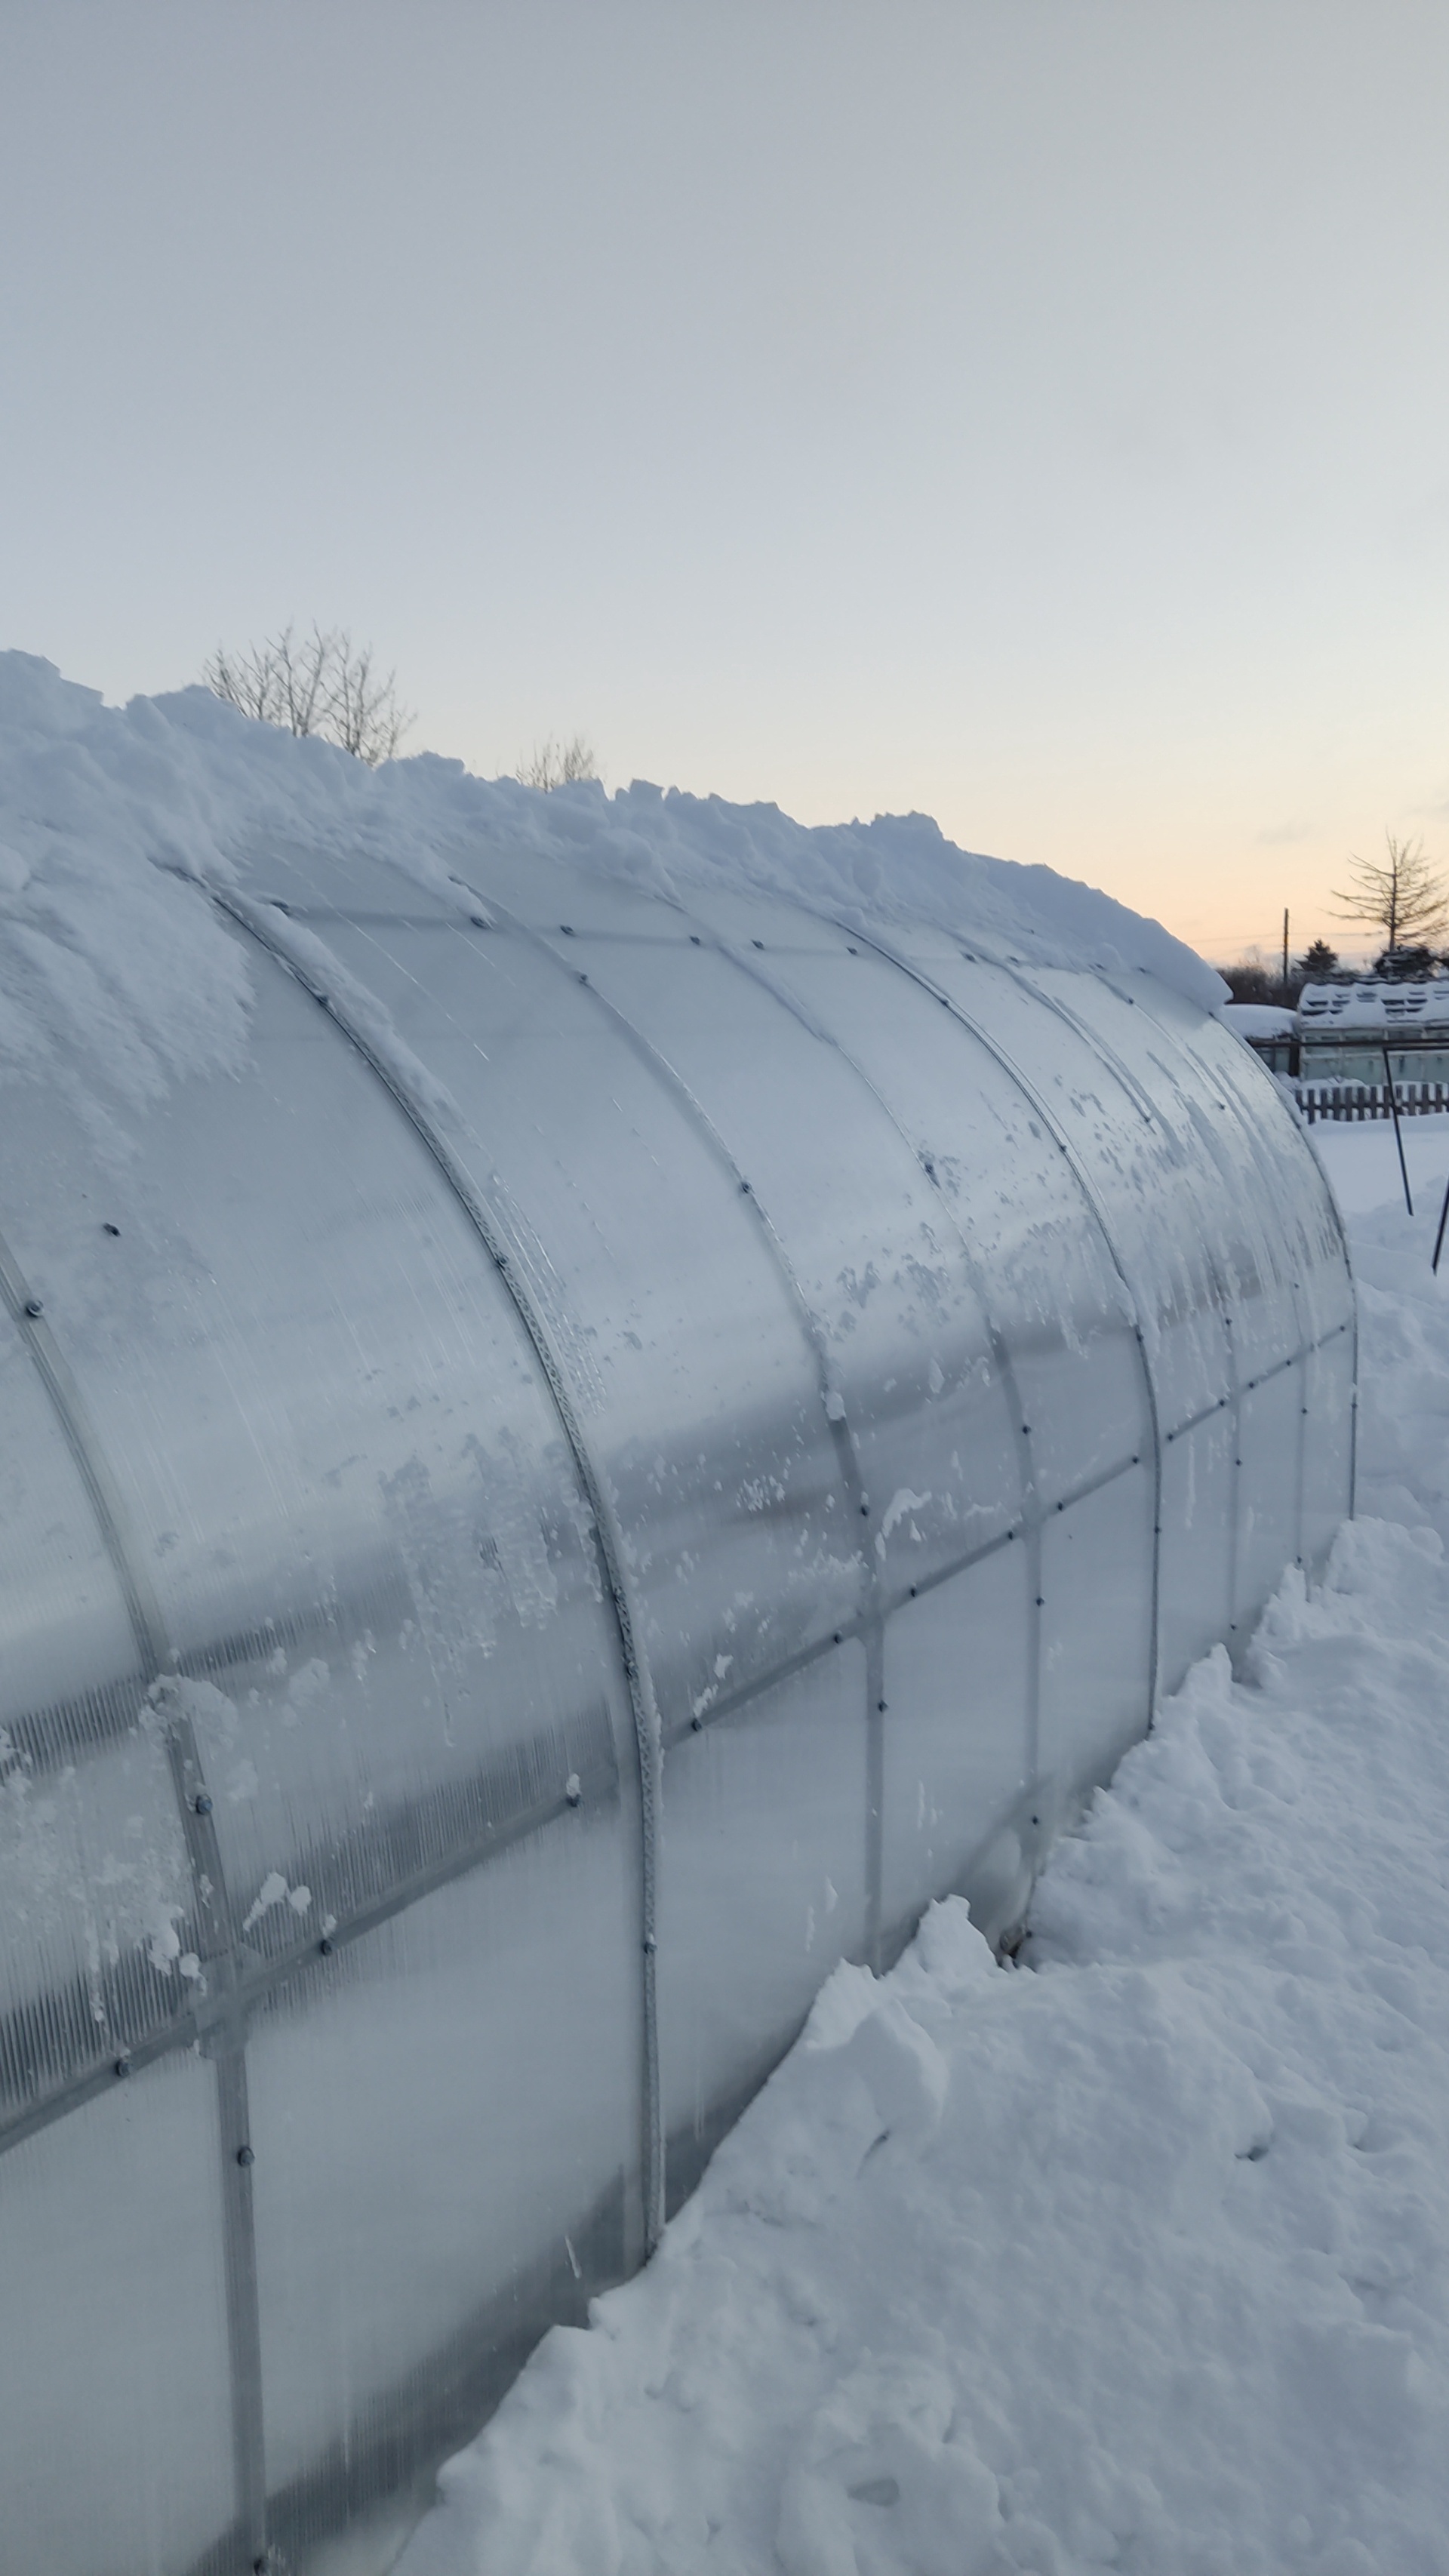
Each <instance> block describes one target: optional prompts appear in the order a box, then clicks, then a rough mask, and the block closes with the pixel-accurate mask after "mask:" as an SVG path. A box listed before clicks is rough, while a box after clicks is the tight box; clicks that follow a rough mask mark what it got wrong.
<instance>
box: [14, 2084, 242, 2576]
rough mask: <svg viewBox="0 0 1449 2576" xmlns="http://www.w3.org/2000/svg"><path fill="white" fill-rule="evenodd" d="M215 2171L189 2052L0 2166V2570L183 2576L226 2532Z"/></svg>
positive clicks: (207, 2111)
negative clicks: (0, 2566) (1, 2566)
mask: <svg viewBox="0 0 1449 2576" xmlns="http://www.w3.org/2000/svg"><path fill="white" fill-rule="evenodd" d="M220 2174H221V2153H220V2143H219V2138H218V2129H217V2110H216V2075H215V2069H214V2068H213V2067H211V2066H210V2065H208V2064H207V2063H206V2062H205V2061H204V2060H203V2059H202V2058H200V2057H195V2056H190V2055H185V2056H176V2057H168V2058H165V2059H163V2060H161V2061H160V2062H159V2063H158V2064H157V2065H155V2066H152V2067H150V2068H148V2069H147V2070H146V2071H145V2072H144V2073H142V2074H138V2075H133V2076H131V2077H130V2078H129V2079H128V2080H127V2081H126V2082H125V2083H117V2084H116V2085H115V2086H114V2088H113V2089H112V2090H111V2091H109V2092H107V2093H103V2094H102V2095H101V2096H100V2097H99V2099H98V2100H96V2101H94V2102H91V2103H89V2104H88V2105H87V2106H86V2107H85V2108H84V2109H81V2110H77V2111H73V2112H71V2113H70V2115H69V2116H68V2117H67V2118H66V2119H63V2120H58V2121H56V2122H55V2124H54V2125H53V2126H52V2127H51V2128H49V2129H46V2130H44V2131H43V2132H42V2133H41V2134H40V2136H38V2137H35V2138H30V2139H27V2140H26V2141H25V2142H24V2143H23V2144H21V2145H19V2146H15V2147H11V2148H10V2149H9V2151H8V2152H7V2153H6V2154H4V2155H3V2156H0V2565H3V2566H4V2568H5V2569H6V2570H7V2576H8V2571H11V2570H13V2571H14V2576H184V2571H185V2570H188V2569H189V2568H190V2567H191V2565H192V2563H193V2561H194V2560H196V2559H197V2558H199V2557H200V2555H201V2553H202V2552H203V2550H206V2549H208V2548H209V2547H211V2546H212V2545H213V2544H214V2543H216V2542H217V2541H219V2540H220V2539H221V2538H222V2536H223V2534H224V2533H225V2532H227V2530H228V2529H229V2528H230V2526H231V2524H232V2520H233V2516H234V2513H235V2498H234V2494H233V2485H232V2442H231V2400H230V2395H229V2381H228V2372H227V2317H226V2284H225V2271H224V2265H223V2254H222V2212H221V2185H220ZM232 2563H234V2564H235V2565H237V2567H238V2569H239V2568H240V2564H241V2562H240V2561H235V2562H232Z"/></svg>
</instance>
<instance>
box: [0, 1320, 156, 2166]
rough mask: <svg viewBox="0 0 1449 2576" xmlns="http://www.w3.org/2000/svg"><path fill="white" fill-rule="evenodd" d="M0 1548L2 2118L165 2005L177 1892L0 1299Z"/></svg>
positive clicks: (122, 1661)
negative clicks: (0, 1572) (2, 1573)
mask: <svg viewBox="0 0 1449 2576" xmlns="http://www.w3.org/2000/svg"><path fill="white" fill-rule="evenodd" d="M0 1563H3V1564H4V1566H5V1569H6V1575H7V1581H6V1584H5V1586H4V1589H3V1591H0V2120H3V2117H4V2114H5V2112H7V2111H10V2110H14V2109H19V2108H22V2107H23V2106H25V2105H27V2104H29V2103H31V2102H34V2101H35V2100H37V2099H40V2098H42V2097H44V2096H45V2095H46V2094H48V2093H50V2092H52V2091H54V2089H55V2088H56V2086H57V2085H59V2084H62V2083H64V2082H65V2081H66V2080H67V2079H68V2078H69V2077H71V2076H72V2075H75V2074H77V2073H78V2072H80V2071H82V2070H83V2069H85V2068H86V2067H88V2066H93V2065H95V2064H97V2063H99V2062H104V2061H105V2060H107V2059H110V2058H114V2057H115V2056H116V2055H117V2054H118V2053H119V2052H123V2051H124V2050H126V2049H127V2048H129V2047H131V2046H133V2045H134V2043H135V2042H136V2041H137V2040H139V2039H140V2038H141V2037H143V2035H144V2034H145V2033H146V2032H148V2031H150V2030H153V2029H155V2028H156V2027H157V2026H158V2024H163V2023H165V2022H166V2021H168V2020H169V2019H170V2018H171V2017H172V2015H173V2013H174V2012H175V2011H176V2009H177V2007H178V2004H179V2002H180V2001H181V1996H182V1990H183V1988H184V1980H183V1979H182V1978H181V1977H180V1976H179V1974H178V1972H177V1967H176V1961H177V1958H178V1956H179V1955H180V1954H181V1952H182V1949H183V1943H182V1941H181V1939H180V1938H179V1937H178V1934H177V1926H178V1924H181V1923H183V1922H184V1918H185V1916H186V1915H187V1912H188V1910H189V1906H190V1899H191V1887H190V1879H189V1875H188V1871H187V1865H186V1854H185V1849H184V1847H183V1844H182V1839H181V1829H180V1824H179V1821H178V1818H177V1813H176V1801H175V1797H174V1795H173V1793H172V1787H171V1778H170V1773H169V1770H168V1767H167V1762H166V1755H165V1748H164V1745H163V1743H162V1741H161V1737H160V1734H159V1731H158V1728H157V1725H156V1721H155V1717H154V1714H153V1713H152V1712H151V1711H150V1710H149V1709H148V1708H147V1706H146V1703H145V1699H144V1691H143V1685H142V1680H141V1675H140V1673H139V1670H138V1669H137V1658H136V1646H135V1641H134V1638H133V1635H132V1631H131V1624H130V1620H129V1618H128V1616H127V1613H126V1607H125V1602H124V1600H123V1598H122V1594H121V1589H120V1585H119V1583H118V1582H117V1580H116V1577H115V1574H114V1572H113V1570H112V1567H111V1563H110V1559H109V1558H108V1556H107V1555H106V1553H105V1550H104V1548H103V1546H102V1543H101V1537H100V1532H99V1529H98V1527H97V1525H96V1521H95V1516H94V1513H93V1511H92V1507H91V1503H90V1499H89V1497H88V1495H87V1493H86V1491H85V1488H84V1485H83V1484H82V1482H81V1477H80V1472H79V1470H78V1468H77V1466H76V1463H75V1460H74V1458H73V1456H72V1453H71V1450H70V1448H69V1446H68V1445H67V1443H66V1440H65V1437H64V1434H63V1432H62V1430H61V1427H60V1423H59V1421H58V1419H57V1416H56V1413H55V1410H54V1408H53V1406H52V1404H51V1402H50V1399H49V1397H48V1396H47V1394H46V1392H45V1389H44V1386H43V1385H42V1382H41V1378H40V1374H39V1371H38V1369H37V1367H36V1364H35V1361H34V1359H33V1358H32V1356H31V1354H30V1352H29V1351H28V1350H27V1349H26V1348H25V1347H24V1345H23V1343H22V1341H21V1338H20V1335H19V1333H18V1332H17V1331H16V1329H15V1327H14V1325H13V1324H12V1322H11V1320H10V1318H9V1316H8V1315H6V1314H4V1313H3V1312H0ZM72 1601H73V1602H74V1619H73V1620H72V1618H71V1616H70V1605H71V1603H72Z"/></svg>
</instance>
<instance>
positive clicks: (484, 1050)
mask: <svg viewBox="0 0 1449 2576" xmlns="http://www.w3.org/2000/svg"><path fill="white" fill-rule="evenodd" d="M664 919H665V922H666V924H667V922H668V920H669V916H668V915H667V914H666V915H665V916H664ZM326 936H327V941H328V945H329V947H330V948H332V949H333V950H334V951H335V953H336V954H337V955H338V956H339V957H340V959H341V960H342V962H343V963H344V965H346V966H347V967H348V969H349V970H350V971H351V973H353V974H354V975H355V976H357V977H359V978H362V977H364V976H365V977H366V979H367V984H368V988H369V990H370V991H371V992H372V993H374V994H375V995H376V997H377V999H378V1000H379V1001H380V1002H381V1003H382V1005H383V1007H384V1008H385V1009H386V1011H387V1013H388V1015H389V1018H390V1020H391V1022H392V1025H393V1027H394V1028H395V1029H396V1031H397V1033H398V1036H399V1038H400V1039H401V1040H402V1042H403V1043H404V1044H405V1045H406V1046H407V1048H408V1049H409V1050H410V1051H411V1053H412V1054H413V1055H414V1056H415V1057H416V1058H417V1059H418V1061H419V1063H420V1064H421V1065H422V1066H424V1067H425V1068H426V1070H427V1073H428V1075H429V1076H430V1077H431V1078H432V1079H433V1080H434V1081H435V1082H436V1083H437V1084H439V1085H441V1086H443V1087H444V1088H445V1089H446V1092H447V1095H448V1098H449V1100H450V1101H451V1103H453V1104H454V1105H455V1110H456V1116H455V1118H454V1120H453V1126H452V1134H451V1137H450V1142H451V1144H452V1147H453V1150H454V1151H455V1152H456V1153H457V1155H458V1158H459V1160H460V1162H461V1163H462V1164H463V1166H464V1167H465V1168H466V1170H467V1171H468V1173H469V1175H470V1178H471V1179H472V1180H473V1182H474V1183H475V1184H476V1186H477V1188H478V1190H479V1193H480V1195H481V1196H482V1197H483V1198H484V1199H485V1200H486V1201H487V1203H488V1205H489V1207H490V1210H491V1211H493V1213H494V1215H495V1218H496V1221H497V1223H498V1225H499V1228H500V1231H501V1232H502V1233H503V1235H504V1237H505V1239H506V1240H507V1241H508V1242H509V1244H510V1245H511V1247H512V1252H511V1257H512V1258H513V1259H514V1260H515V1261H516V1263H517V1264H518V1266H519V1270H520V1273H521V1275H522V1280H523V1284H524V1287H525V1290H526V1293H527V1294H528V1295H529V1297H530V1299H531V1300H532V1301H533V1303H534V1305H535V1307H536V1309H537V1311H538V1312H539V1314H540V1316H541V1318H542V1321H543V1326H544V1329H545V1330H546V1331H547V1332H548V1334H549V1336H550V1338H551V1341H552V1344H553V1347H554V1349H555V1351H556V1353H557V1355H558V1359H559V1364H560V1367H561V1369H562V1370H563V1372H564V1373H565V1375H566V1377H567V1379H568V1382H569V1386H570V1390H571V1393H572V1396H573V1398H574V1400H575V1402H576V1404H577V1407H578V1410H579V1414H580V1417H581V1419H582V1422H583V1426H584V1433H585V1437H586V1438H587V1440H588V1442H589V1444H590V1447H591V1449H592V1451H593V1453H594V1455H595V1457H596V1458H597V1460H598V1461H599V1463H600V1466H601V1469H602V1472H603V1473H604V1475H605V1477H606V1479H607V1482H608V1487H609V1491H610V1495H611V1498H612V1500H613V1504H614V1508H615V1510H616V1511H617V1514H618V1518H619V1521H620V1524H621V1526H622V1529H623V1532H624V1536H625V1540H626V1543H627V1546H628V1551H629V1574H630V1579H631V1581H632V1584H633V1585H634V1587H635V1589H636V1592H637V1595H638V1598H639V1603H640V1610H641V1617H642V1631H643V1637H644V1641H645V1644H646V1647H647V1651H648V1654H649V1658H650V1663H651V1666H652V1669H653V1676H654V1687H655V1691H656V1694H657V1697H658V1702H659V1706H660V1710H661V1714H662V1716H663V1718H664V1722H665V1727H666V1732H667V1731H668V1729H669V1727H670V1726H671V1725H673V1724H677V1723H679V1722H681V1721H684V1720H687V1718H688V1716H689V1714H690V1711H691V1709H692V1707H693V1703H694V1701H695V1700H696V1699H698V1698H699V1697H700V1696H701V1695H702V1694H713V1693H714V1692H715V1691H716V1690H717V1688H718V1683H719V1679H720V1671H719V1667H720V1666H721V1664H722V1665H723V1669H724V1672H725V1673H726V1674H727V1675H728V1677H729V1681H730V1686H731V1687H732V1688H738V1687H739V1686H740V1685H741V1683H742V1682H744V1681H746V1680H748V1679H749V1678H750V1677H751V1676H755V1677H761V1678H762V1677H763V1676H765V1675H766V1674H768V1672H769V1671H770V1670H771V1668H772V1667H773V1666H774V1665H775V1664H776V1663H778V1662H779V1661H781V1660H782V1659H783V1658H784V1657H785V1656H787V1655H790V1654H793V1653H795V1652H798V1651H799V1650H800V1649H802V1648H804V1647H806V1646H808V1645H810V1644H812V1643H817V1642H818V1641H819V1640H820V1638H821V1637H822V1635H828V1634H829V1633H830V1632H831V1630H833V1629H834V1628H835V1627H836V1626H838V1625H840V1624H841V1622H842V1621H843V1620H847V1619H849V1618H851V1617H853V1616H854V1615H855V1613H856V1611H857V1610H858V1609H859V1608H860V1606H861V1602H862V1599H863V1592H864V1584H865V1567H864V1554H863V1549H864V1544H865V1543H866V1542H865V1539H864V1533H863V1530H862V1528H861V1526H860V1522H859V1517H858V1512H857V1509H856V1507H855V1506H854V1504H853V1502H852V1498H851V1495H850V1493H849V1491H848V1489H847V1486H846V1484H845V1482H844V1481H843V1479H842V1473H841V1461H840V1457H839V1454H838V1447H837V1442H836V1439H835V1436H834V1433H833V1429H832V1425H831V1422H830V1419H829V1416H828V1413H827V1410H826V1390H825V1388H824V1387H823V1385H822V1383H821V1378H820V1370H819V1366H818V1363H817V1359H816V1355H815V1352H814V1350H813V1348H812V1345H811V1341H810V1337H809V1334H808V1332H807V1329H806V1325H805V1321H804V1318H803V1316H802V1313H801V1310H800V1304H799V1300H798V1298H797V1297H796V1296H795V1295H794V1294H793V1292H792V1290H791V1286H790V1283H789V1280H788V1278H787V1276H786V1275H785V1273H784V1271H783V1270H782V1268H781V1265H780V1263H779V1261H778V1259H777V1257H776V1255H775V1252H774V1249H773V1247H772V1245H771V1243H770V1241H769V1239H768V1237H767V1235H766V1233H765V1230H764V1228H763V1226H762V1224H761V1219H760V1213H759V1210H758V1209H757V1208H754V1207H752V1206H751V1204H750V1201H749V1198H748V1196H747V1195H746V1193H745V1192H744V1191H743V1190H742V1188H741V1186H740V1183H739V1181H738V1180H737V1179H736V1178H735V1177H734V1175H733V1174H732V1172H731V1171H730V1169H729V1168H728V1165H727V1162H726V1160H725V1159H724V1158H723V1157H722V1155H721V1154H720V1152H719V1150H718V1148H717V1146H716V1145H715V1144H714V1143H713V1142H712V1141H711V1138H710V1136H709V1134H708V1132H707V1130H706V1129H705V1128H704V1127H703V1126H702V1125H701V1123H700V1121H699V1119H698V1117H697V1116H696V1115H695V1114H694V1112H693V1111H692V1109H691V1107H690V1105H689V1103H688V1102H687V1101H686V1100H684V1099H682V1098H681V1097H680V1096H679V1095H678V1093H677V1092H676V1091H673V1090H671V1088H670V1086H669V1085H668V1084H667V1082H665V1081H663V1080H661V1077H660V1074H659V1072H658V1070H657V1069H656V1068H655V1067H654V1065H653V1064H652V1063H651V1062H649V1061H648V1060H647V1058H645V1057H641V1055H640V1053H639V1052H638V1051H637V1049H636V1048H635V1047H634V1046H633V1045H632V1044H631V1043H630V1039H629V1035H628V1032H627V1031H626V1030H624V1029H623V1028H622V1027H621V1026H620V1024H619V1022H618V1020H617V1018H616V1017H615V1016H614V1015H613V1014H612V1013H611V1012H610V1011H609V1010H608V1008H607V1007H606V1005H605V1002H604V1001H603V999H602V998H601V997H600V996H599V995H597V994H595V993H593V992H592V991H590V990H588V989H586V988H585V986H584V985H582V984H581V983H580V982H579V981H578V980H577V977H576V976H575V975H574V973H573V972H572V970H568V971H564V970H561V969H560V967H559V965H558V963H557V962H556V961H555V959H554V958H553V957H551V956H550V955H548V954H546V953H544V952H542V951H541V950H540V949H539V948H537V947H535V946H533V945H531V944H530V943H529V942H528V941H526V940H525V939H524V938H522V937H521V936H519V935H518V934H516V933H508V932H493V933H479V932H473V931H470V930H465V931H464V932H463V933H462V934H461V935H459V934H446V933H445V934H443V935H441V936H439V935H438V934H436V933H434V932H432V931H423V930H412V929H409V928H407V927H406V926H402V925H388V924H383V923H371V922H370V923H368V924H366V925H364V926H363V927H362V928H360V929H357V930H349V928H348V927H347V926H346V924H341V923H328V924H327V925H326ZM679 941H680V944H681V945H683V946H684V947H685V948H687V940H686V939H685V936H684V934H683V932H681V933H680V934H679ZM654 955H655V961H656V971H657V970H658V959H659V951H658V949H657V948H656V950H655V951H654ZM671 962H672V961H671ZM584 971H585V970H584V969H583V968H580V969H579V970H578V973H579V974H582V973H583V972H584Z"/></svg>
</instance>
